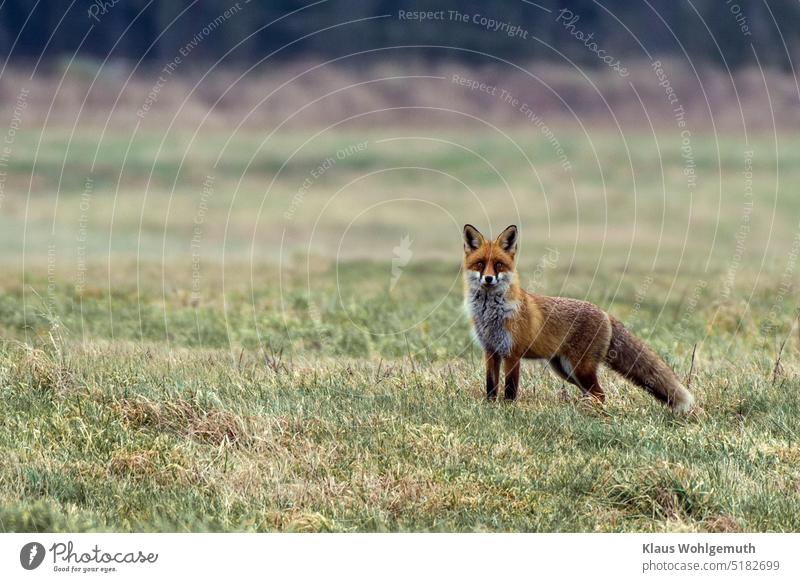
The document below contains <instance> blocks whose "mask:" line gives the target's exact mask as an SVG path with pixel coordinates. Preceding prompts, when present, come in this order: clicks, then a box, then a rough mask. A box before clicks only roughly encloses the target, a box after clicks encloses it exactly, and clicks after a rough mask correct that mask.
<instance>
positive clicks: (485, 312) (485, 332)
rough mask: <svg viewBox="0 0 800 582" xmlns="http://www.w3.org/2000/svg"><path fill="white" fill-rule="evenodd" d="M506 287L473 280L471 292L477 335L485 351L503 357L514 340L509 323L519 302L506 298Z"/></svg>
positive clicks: (509, 349) (506, 354)
mask: <svg viewBox="0 0 800 582" xmlns="http://www.w3.org/2000/svg"><path fill="white" fill-rule="evenodd" d="M471 283H472V282H471ZM506 291H507V286H506V285H497V286H495V287H490V288H488V289H487V288H485V287H482V286H481V285H480V284H477V282H476V283H472V284H470V286H469V290H468V292H467V309H468V311H469V314H470V317H471V319H472V326H473V328H472V329H473V332H474V334H475V338H476V339H477V340H478V343H479V344H480V346H481V347H482V348H483V350H484V351H485V352H487V353H493V354H498V355H500V356H502V357H506V356H508V355H509V354H510V353H511V347H512V343H513V342H512V339H511V334H510V333H509V332H508V330H507V329H506V325H505V324H506V321H507V320H508V319H509V318H510V317H511V316H512V315H514V313H515V312H516V311H517V303H516V302H515V301H509V300H508V299H506Z"/></svg>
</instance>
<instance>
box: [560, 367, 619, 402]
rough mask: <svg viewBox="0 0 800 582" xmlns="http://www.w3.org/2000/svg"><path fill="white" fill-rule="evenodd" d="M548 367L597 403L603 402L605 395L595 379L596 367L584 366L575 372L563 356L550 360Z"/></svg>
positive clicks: (598, 381)
mask: <svg viewBox="0 0 800 582" xmlns="http://www.w3.org/2000/svg"><path fill="white" fill-rule="evenodd" d="M550 367H551V368H552V369H553V371H555V373H556V374H557V375H558V376H560V377H561V378H563V379H564V380H566V381H567V382H569V383H570V384H574V385H575V386H577V387H578V388H580V389H581V392H583V393H584V394H588V395H590V396H592V397H593V398H594V399H595V400H597V401H598V402H604V401H605V399H606V395H605V393H604V392H603V387H602V386H601V385H600V380H598V378H597V368H596V367H592V366H588V365H586V364H584V365H582V366H580V368H579V369H577V370H576V369H574V368H573V366H572V363H571V362H570V361H569V360H568V359H567V358H565V357H563V356H556V357H554V358H551V359H550Z"/></svg>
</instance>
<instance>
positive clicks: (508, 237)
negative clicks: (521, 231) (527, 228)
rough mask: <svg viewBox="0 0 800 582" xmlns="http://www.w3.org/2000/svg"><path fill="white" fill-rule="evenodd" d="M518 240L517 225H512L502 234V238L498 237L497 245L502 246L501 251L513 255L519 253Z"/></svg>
mask: <svg viewBox="0 0 800 582" xmlns="http://www.w3.org/2000/svg"><path fill="white" fill-rule="evenodd" d="M517 239H519V236H518V235H517V225H516V224H512V225H511V226H508V227H506V229H505V230H504V231H503V232H501V233H500V236H498V237H497V244H498V245H500V248H501V249H503V250H504V251H506V252H507V253H509V254H511V255H513V254H514V253H516V252H517Z"/></svg>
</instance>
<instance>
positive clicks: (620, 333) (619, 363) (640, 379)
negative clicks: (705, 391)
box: [605, 316, 694, 412]
mask: <svg viewBox="0 0 800 582" xmlns="http://www.w3.org/2000/svg"><path fill="white" fill-rule="evenodd" d="M609 318H610V320H611V345H610V346H609V348H608V353H607V354H606V358H605V361H606V364H608V365H609V366H610V367H611V369H612V370H614V371H615V372H617V373H618V374H621V375H622V376H623V377H624V378H625V379H627V380H629V381H630V382H633V383H634V384H636V385H637V386H640V387H641V388H644V389H645V390H647V391H648V392H649V393H650V394H652V395H653V396H655V397H656V398H658V399H659V400H661V401H662V402H664V403H665V404H667V405H668V406H669V407H671V408H672V410H674V411H675V412H688V411H689V410H690V409H691V408H692V405H693V404H694V396H692V394H691V392H689V391H688V390H687V389H686V388H685V387H684V386H683V385H682V384H681V383H680V382H679V381H678V378H677V377H676V376H675V373H674V372H673V371H672V370H671V369H670V368H669V366H667V365H666V364H665V363H664V361H663V360H662V359H661V358H659V357H658V356H657V355H656V354H655V352H653V350H651V349H650V348H648V347H647V346H646V345H645V344H644V343H643V342H642V341H641V340H640V339H639V338H637V337H636V336H634V335H633V334H632V333H631V332H629V331H628V330H627V329H625V326H624V325H622V322H620V321H619V320H618V319H616V318H614V317H611V316H609Z"/></svg>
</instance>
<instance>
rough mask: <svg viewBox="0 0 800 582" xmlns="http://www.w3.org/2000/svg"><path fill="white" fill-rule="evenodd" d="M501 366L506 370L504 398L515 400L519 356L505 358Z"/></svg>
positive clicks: (517, 386)
mask: <svg viewBox="0 0 800 582" xmlns="http://www.w3.org/2000/svg"><path fill="white" fill-rule="evenodd" d="M503 366H504V367H505V372H506V393H505V396H506V400H516V399H517V394H518V393H519V358H514V357H510V358H506V359H505V361H504V362H503Z"/></svg>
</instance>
